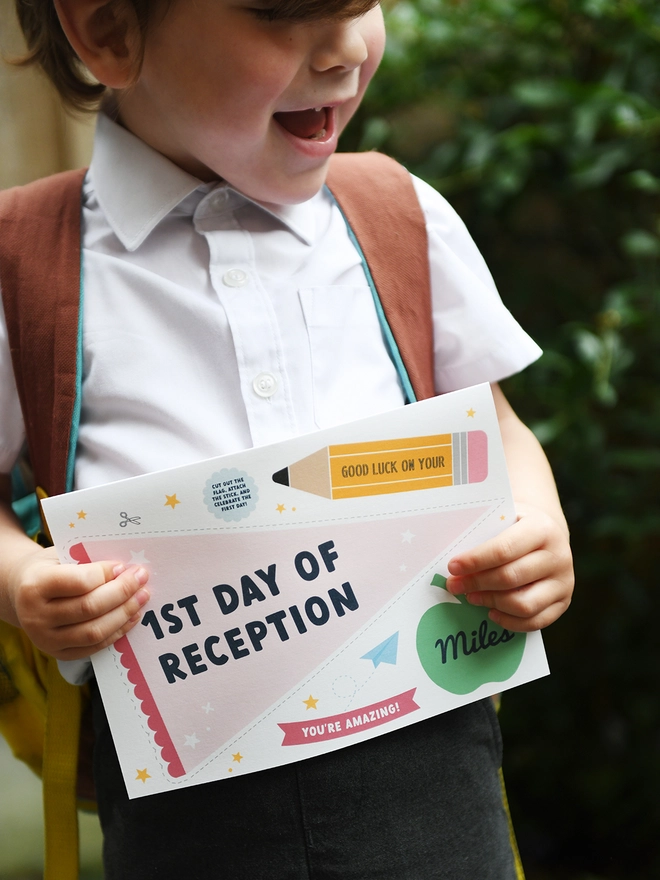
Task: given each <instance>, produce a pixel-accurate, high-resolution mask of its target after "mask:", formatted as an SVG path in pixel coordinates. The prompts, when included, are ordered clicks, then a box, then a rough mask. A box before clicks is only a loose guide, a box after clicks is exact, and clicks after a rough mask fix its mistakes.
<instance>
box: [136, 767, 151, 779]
mask: <svg viewBox="0 0 660 880" xmlns="http://www.w3.org/2000/svg"><path fill="white" fill-rule="evenodd" d="M135 778H136V779H139V780H140V781H141V782H146V781H147V779H151V776H149V774H148V773H147V768H146V767H145V768H144V770H138V772H137V776H136V777H135Z"/></svg>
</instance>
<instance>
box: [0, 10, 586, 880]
mask: <svg viewBox="0 0 660 880" xmlns="http://www.w3.org/2000/svg"><path fill="white" fill-rule="evenodd" d="M51 2H52V0H32V2H28V0H17V9H18V12H19V17H20V18H21V23H22V26H23V30H24V32H25V34H26V37H27V39H28V44H29V46H30V50H31V52H32V56H33V59H34V60H36V61H38V62H39V63H40V64H41V65H42V67H44V69H45V70H46V71H47V72H48V74H49V75H50V77H51V78H52V79H53V81H54V82H55V84H56V85H57V87H58V88H59V89H60V91H61V92H62V94H63V95H64V97H65V98H66V99H67V100H68V101H69V102H70V103H74V104H77V105H78V106H80V105H81V104H84V103H85V102H90V103H91V102H94V101H95V100H96V99H97V97H98V96H99V95H100V94H101V93H104V94H105V96H104V104H103V109H102V113H101V115H100V117H99V124H98V130H97V137H96V142H95V149H94V158H93V161H92V165H91V168H90V171H89V172H88V174H87V178H86V181H85V184H84V187H83V205H82V210H83V250H84V280H85V307H84V373H83V404H82V415H81V424H80V433H79V440H78V446H77V450H76V471H75V488H84V487H88V486H93V485H98V484H100V483H103V482H108V481H111V480H116V479H121V478H123V477H128V476H133V475H135V474H139V473H144V472H146V471H150V470H157V469H160V468H165V467H174V466H177V465H180V464H184V463H187V462H191V461H194V460H197V459H201V458H205V457H210V456H215V455H219V454H222V453H227V452H232V451H236V450H238V449H241V448H245V447H249V446H252V445H257V444H263V443H268V442H274V441H277V440H281V439H284V438H287V437H291V436H294V435H296V434H298V433H302V432H305V431H310V430H313V429H315V428H317V427H327V426H329V425H332V424H337V423H339V422H342V421H346V420H349V419H352V418H356V417H359V416H364V415H369V414H371V413H375V412H380V411H384V410H386V409H390V408H392V407H394V406H398V405H401V404H402V403H403V402H404V399H403V393H402V390H401V387H400V383H399V381H398V379H397V375H396V372H395V370H394V367H393V365H392V363H391V362H390V359H389V356H388V354H387V351H386V348H385V345H384V342H383V339H382V334H381V331H380V327H379V324H378V321H377V318H376V314H375V310H374V306H373V302H372V300H371V294H370V291H369V289H368V287H367V286H366V282H365V279H364V275H363V271H362V268H361V263H360V260H359V257H358V256H357V253H356V252H355V249H354V247H353V245H352V244H351V242H350V240H349V239H348V235H347V232H346V230H345V226H344V223H343V220H342V219H341V217H340V216H339V214H338V211H337V208H336V206H335V205H334V203H333V201H332V199H331V198H330V196H329V194H328V193H327V190H325V189H324V181H325V177H326V172H327V167H328V161H329V159H330V156H331V155H332V153H333V152H334V151H335V149H336V146H337V139H338V136H339V134H340V133H341V131H342V129H343V128H344V126H345V125H346V123H347V122H348V120H349V119H350V117H351V115H352V114H353V112H354V111H355V110H356V108H357V106H358V104H359V102H360V99H361V98H362V95H363V94H364V91H365V89H366V87H367V84H368V83H369V80H370V79H371V77H372V75H373V74H374V72H375V70H376V68H377V66H378V63H379V61H380V58H381V55H382V51H383V46H384V31H383V22H382V16H381V12H380V9H379V8H378V6H376V5H374V3H373V0H354V2H353V0H195V2H194V3H190V2H187V0H153V2H149V0H109V2H106V0H54V7H53V6H52V5H51ZM78 59H79V60H78ZM84 68H86V69H87V70H88V71H89V72H90V73H91V74H92V75H93V77H94V78H95V79H96V80H97V81H98V83H99V84H100V85H96V84H93V83H91V82H90V80H88V79H86V78H85V77H84V75H83V73H82V70H83V69H84ZM414 183H415V189H416V191H417V195H418V197H419V199H420V202H421V204H422V207H423V210H424V213H425V216H426V220H427V230H428V235H429V260H430V266H431V281H432V298H433V320H434V334H435V376H436V386H437V387H436V390H437V391H438V393H440V392H443V391H450V390H454V389H456V388H459V387H463V386H465V385H469V384H473V383H476V382H483V381H490V382H491V383H497V381H499V380H500V379H502V378H504V377H505V376H507V375H510V374H512V373H514V372H516V371H518V370H520V369H522V368H524V367H525V366H527V365H528V364H529V363H531V362H532V361H533V360H534V359H536V357H538V354H539V350H538V348H537V347H536V346H535V344H534V343H533V342H532V341H531V340H530V339H529V337H527V336H526V334H525V333H524V332H523V331H522V330H521V328H520V327H519V326H518V325H517V324H516V322H515V321H514V320H513V318H512V317H511V315H510V314H509V313H508V312H507V311H506V310H505V309H504V307H503V306H502V304H501V302H500V300H499V297H498V295H497V293H496V291H495V288H494V286H493V283H492V280H491V278H490V275H489V273H488V271H487V269H486V267H485V266H484V264H483V261H482V259H481V257H480V255H479V253H478V252H477V250H476V248H475V246H474V244H473V243H472V241H471V240H470V238H469V236H468V235H467V233H466V231H465V229H464V227H463V226H462V224H461V223H460V221H459V220H458V218H457V217H456V215H455V214H454V213H453V212H452V211H451V209H450V208H449V206H448V205H447V204H446V202H444V200H443V199H442V198H441V197H440V196H438V195H437V194H436V193H434V192H433V191H431V190H430V189H429V188H428V187H427V186H425V185H424V184H423V183H421V182H420V181H415V182H414ZM37 294H38V292H37V291H26V292H25V295H26V296H36V295H37ZM0 314H1V313H0ZM493 391H494V394H495V401H496V405H497V411H498V415H499V420H500V426H501V430H502V435H503V438H504V444H505V449H506V454H507V462H508V465H509V468H510V477H511V481H512V485H513V491H514V497H515V499H516V503H517V509H518V514H519V519H518V522H517V523H516V524H515V525H513V526H511V527H510V528H509V529H508V530H507V531H505V532H504V533H503V534H502V535H501V536H499V537H498V538H496V539H493V540H492V541H489V542H488V543H486V544H483V545H482V546H480V547H478V548H477V549H475V550H473V551H470V552H465V553H462V554H460V555H459V556H457V557H456V558H454V559H453V560H452V562H451V563H450V566H449V567H450V571H451V574H452V576H451V577H450V579H449V581H448V587H449V589H450V590H451V591H452V592H454V593H466V594H467V595H468V598H469V600H470V601H471V602H472V603H473V604H477V605H485V606H488V607H489V608H491V609H492V610H491V611H490V615H491V617H492V618H493V620H495V621H496V622H497V623H499V624H501V625H502V626H504V627H506V628H508V629H510V630H515V631H520V632H525V631H530V630H533V629H538V628H540V627H544V626H547V625H548V624H550V623H552V622H553V621H554V620H555V619H556V618H557V617H559V616H560V614H562V613H563V611H564V610H565V609H566V608H567V606H568V604H569V602H570V597H571V593H572V588H573V575H572V565H571V557H570V550H569V546H568V535H567V528H566V523H565V520H564V518H563V515H562V512H561V508H560V505H559V501H558V498H557V494H556V490H555V487H554V482H553V479H552V475H551V473H550V469H549V467H548V464H547V461H546V459H545V456H544V454H543V452H542V450H541V448H540V447H539V445H538V443H537V442H536V440H535V439H534V437H533V435H532V434H531V433H530V432H529V431H528V430H527V429H526V428H525V427H524V426H523V425H522V423H521V422H520V421H519V420H518V418H517V417H516V415H515V414H514V412H513V410H512V409H511V407H510V406H509V404H508V403H507V401H506V399H505V397H504V395H503V394H502V392H501V391H500V390H499V387H498V386H497V384H493ZM0 411H1V412H2V413H3V419H2V424H1V425H0V473H4V474H8V473H9V471H10V470H11V467H12V466H13V464H14V462H15V461H16V459H17V457H18V455H19V453H20V450H21V447H22V444H23V440H24V430H23V422H22V416H21V412H20V406H19V403H18V399H17V393H16V388H15V384H14V380H13V376H12V368H11V362H10V356H9V349H8V344H7V340H6V329H5V326H4V322H3V321H2V320H0ZM4 414H6V415H4ZM1 488H2V490H3V491H2V494H3V497H4V499H5V503H3V504H2V505H1V506H0V617H1V618H2V619H5V620H7V621H9V622H10V623H12V624H14V625H16V626H20V627H22V628H23V629H24V630H25V632H26V633H27V634H28V635H29V637H30V638H31V639H32V641H33V642H34V643H35V645H37V646H38V647H39V648H41V649H42V650H43V651H45V652H47V653H49V654H51V655H53V656H54V657H56V658H58V659H59V660H61V661H78V662H74V663H69V662H63V663H62V664H61V668H62V671H63V673H64V674H65V675H66V676H67V677H68V678H69V679H70V680H81V678H83V677H84V675H85V674H86V670H87V669H88V666H89V664H88V663H87V661H85V660H84V658H87V657H88V656H89V655H90V654H91V653H94V652H95V651H98V650H100V649H101V648H103V647H105V646H107V645H109V644H112V643H113V642H114V641H115V640H116V639H117V638H119V636H121V635H122V634H124V633H125V632H127V631H128V630H129V629H130V628H131V627H132V626H134V625H135V624H136V622H137V621H138V619H139V615H140V609H141V608H142V606H144V604H145V603H146V602H147V601H148V600H149V592H148V586H147V579H148V575H147V572H146V571H145V570H144V569H143V568H141V567H139V566H137V567H136V566H132V567H129V568H127V569H126V568H124V567H123V566H121V565H118V564H117V563H115V562H113V561H108V562H107V563H94V564H90V565H81V566H76V567H73V566H60V565H59V564H58V562H57V558H56V555H55V553H54V552H53V551H52V550H43V549H41V548H39V547H37V546H36V545H35V544H33V543H32V542H31V541H30V540H29V539H28V538H26V537H25V536H24V534H23V533H22V531H21V529H20V527H19V525H18V523H17V522H16V521H15V519H14V518H13V516H12V514H11V511H10V508H9V503H8V502H9V479H8V477H7V476H5V477H2V478H1ZM81 660H83V662H82V665H81V663H80V661H81ZM93 702H94V710H95V727H96V746H95V776H96V785H97V795H98V802H99V813H100V818H101V823H102V826H103V830H104V835H105V849H104V858H105V867H106V877H107V878H108V880H112V878H122V880H127V878H139V880H141V878H147V877H159V878H160V877H173V878H174V877H176V878H180V877H187V878H206V877H216V876H217V877H228V878H232V880H239V878H248V877H249V878H251V880H255V878H272V880H289V878H291V880H294V878H295V880H297V878H307V877H310V878H311V877H313V878H316V880H326V878H327V880H330V878H337V880H340V878H341V880H370V878H411V880H423V878H436V877H438V878H439V877H442V878H448V880H457V878H468V877H469V878H479V880H486V878H492V880H509V878H514V877H515V876H516V868H515V860H514V855H513V851H512V845H511V842H510V839H509V831H508V827H507V817H506V813H505V810H504V808H503V806H502V793H501V789H500V783H499V766H500V757H501V755H500V740H499V730H498V727H497V720H496V717H495V715H494V712H493V709H492V705H491V702H490V701H489V700H486V701H482V702H479V703H476V704H472V705H470V706H466V707H464V708H462V709H459V710H456V711H454V712H450V713H446V714H444V715H441V716H439V717H438V718H434V719H430V720H428V721H425V722H422V723H419V724H415V725H412V726H410V727H407V728H404V729H402V730H400V731H397V732H395V733H391V734H388V735H385V736H381V737H377V738H375V739H373V740H371V741H368V742H365V743H362V744H360V745H356V746H352V747H350V748H347V749H343V750H340V751H338V752H333V753H331V754H329V755H325V756H321V757H319V758H314V759H311V760H308V761H304V762H301V763H299V764H292V765H288V766H285V767H280V768H275V769H274V770H269V771H265V772H261V773H255V774H249V775H246V776H244V777H240V778H237V779H235V780H231V781H229V782H222V783H217V784H211V785H205V786H200V787H194V788H187V789H182V790H179V791H176V792H174V793H172V794H164V795H163V794H161V795H156V796H153V797H148V798H141V799H138V800H134V801H128V800H127V798H126V793H125V790H124V787H123V783H122V781H121V777H120V775H119V770H118V766H117V761H116V756H115V754H114V749H113V746H112V741H111V738H110V735H109V731H108V726H107V721H106V720H105V717H104V713H103V708H102V705H101V703H100V700H99V698H98V694H97V693H94V697H93ZM257 832H258V834H257Z"/></svg>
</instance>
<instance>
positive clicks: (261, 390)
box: [252, 373, 277, 397]
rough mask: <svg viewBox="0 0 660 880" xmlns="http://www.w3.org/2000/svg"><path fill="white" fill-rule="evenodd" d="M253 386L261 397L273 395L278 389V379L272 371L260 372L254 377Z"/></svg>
mask: <svg viewBox="0 0 660 880" xmlns="http://www.w3.org/2000/svg"><path fill="white" fill-rule="evenodd" d="M252 387H253V388H254V392H255V394H258V395H259V397H272V396H273V394H275V392H276V391H277V379H276V378H275V376H273V375H272V373H259V375H258V376H255V377H254V379H253V381H252Z"/></svg>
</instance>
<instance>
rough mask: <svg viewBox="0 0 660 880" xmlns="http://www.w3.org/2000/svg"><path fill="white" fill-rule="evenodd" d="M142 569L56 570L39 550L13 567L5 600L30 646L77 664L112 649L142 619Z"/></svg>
mask: <svg viewBox="0 0 660 880" xmlns="http://www.w3.org/2000/svg"><path fill="white" fill-rule="evenodd" d="M148 576H149V575H148V573H147V571H146V569H144V568H142V567H139V566H130V567H129V568H126V567H125V566H124V565H122V564H121V563H117V562H91V563H88V564H84V565H60V563H59V561H58V559H57V554H56V552H55V550H54V549H52V548H51V549H48V550H42V549H41V548H40V549H38V550H36V549H35V551H34V552H30V553H28V554H27V555H26V556H24V557H22V558H21V559H20V560H19V561H18V562H16V563H15V564H14V566H13V567H12V570H11V574H10V577H9V594H10V597H11V601H12V605H13V607H14V610H15V613H16V616H17V618H18V621H19V623H20V625H21V627H22V628H23V629H24V630H25V632H26V634H27V635H28V636H29V638H30V640H31V641H32V642H33V643H34V644H35V645H36V646H37V648H40V649H41V650H42V651H44V652H45V653H46V654H50V655H51V656H53V657H56V658H57V659H58V660H78V659H80V658H82V657H87V656H89V655H90V654H94V653H95V652H96V651H100V650H101V648H105V647H107V646H108V645H111V644H112V643H113V642H115V641H116V640H117V639H118V638H120V637H121V636H122V635H124V634H125V633H127V632H128V631H129V630H130V629H132V628H133V627H134V626H135V624H136V623H137V622H138V620H139V619H140V614H139V611H140V608H141V607H142V606H143V605H144V604H145V602H147V600H148V599H149V593H148V591H147V590H146V589H144V584H146V582H147V579H148Z"/></svg>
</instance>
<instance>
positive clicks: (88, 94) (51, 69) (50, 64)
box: [14, 0, 378, 110]
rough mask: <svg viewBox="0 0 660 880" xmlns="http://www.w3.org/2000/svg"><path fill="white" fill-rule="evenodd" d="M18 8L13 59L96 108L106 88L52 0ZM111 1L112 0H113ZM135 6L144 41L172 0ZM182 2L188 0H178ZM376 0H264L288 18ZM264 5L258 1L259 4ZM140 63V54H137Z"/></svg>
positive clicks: (132, 0)
mask: <svg viewBox="0 0 660 880" xmlns="http://www.w3.org/2000/svg"><path fill="white" fill-rule="evenodd" d="M15 2H16V13H17V15H18V20H19V23H20V26H21V29H22V31H23V35H24V36H25V40H26V43H27V47H28V51H27V53H26V54H25V55H24V56H23V57H22V58H19V59H18V60H17V61H15V62H14V63H16V64H18V65H20V66H28V65H32V64H38V65H39V66H40V67H41V68H42V70H43V71H44V72H45V73H46V75H47V76H48V78H49V79H50V80H51V82H52V83H53V84H54V86H55V88H56V89H57V91H58V92H59V93H60V95H61V96H62V98H63V99H64V101H65V103H66V104H68V105H69V106H70V107H72V108H75V109H77V110H93V109H95V108H96V106H97V104H98V102H99V100H100V98H101V97H102V95H103V94H104V92H105V86H104V85H102V84H101V83H97V82H94V81H93V80H92V79H91V78H90V76H89V73H88V72H87V69H86V68H85V66H84V64H83V63H82V62H81V61H80V59H79V58H78V56H77V55H76V53H75V52H74V50H73V49H72V48H71V45H70V43H69V41H68V40H67V38H66V36H65V34H64V31H63V30H62V27H61V25H60V21H59V18H58V17H57V13H56V12H55V5H54V3H53V0H15ZM109 2H113V0H109ZM123 2H126V3H127V4H128V5H129V6H131V7H132V9H133V13H134V15H135V17H136V19H137V22H138V25H139V28H140V37H141V45H142V47H143V46H144V40H145V37H146V33H147V28H148V26H149V24H150V23H151V20H152V17H153V13H154V10H155V8H156V7H157V6H163V5H165V4H166V3H167V2H169V0H123ZM178 2H184V0H178ZM377 4H378V0H273V2H269V0H264V17H265V18H269V19H273V20H277V19H285V20H289V21H301V22H302V21H314V20H322V19H326V18H327V19H332V18H340V19H344V18H352V17H353V16H358V15H363V14H364V13H365V12H368V11H369V9H371V8H372V7H374V6H376V5H377ZM256 5H257V7H258V6H260V2H259V3H257V4H256ZM137 60H138V63H139V62H140V60H141V59H139V58H138V59H137Z"/></svg>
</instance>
